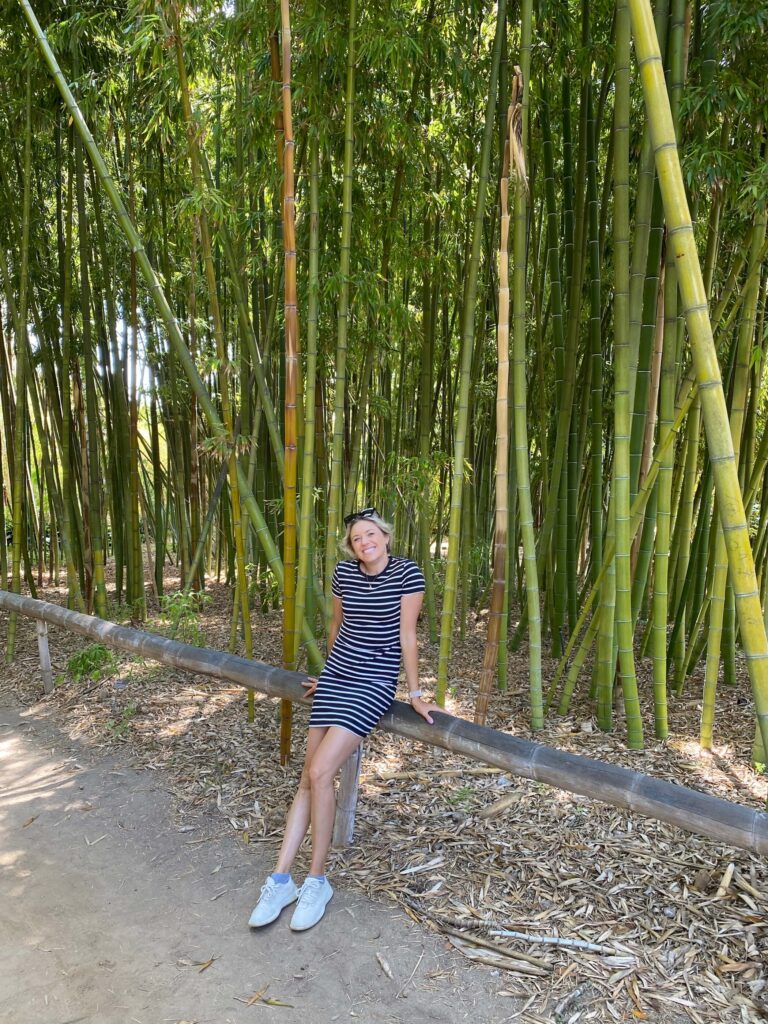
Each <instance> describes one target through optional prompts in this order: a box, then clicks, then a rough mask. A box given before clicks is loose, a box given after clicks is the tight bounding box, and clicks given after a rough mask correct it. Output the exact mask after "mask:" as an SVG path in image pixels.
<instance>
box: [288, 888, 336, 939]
mask: <svg viewBox="0 0 768 1024" xmlns="http://www.w3.org/2000/svg"><path fill="white" fill-rule="evenodd" d="M331 896H333V889H332V888H331V886H330V884H329V882H328V880H327V879H323V881H322V882H321V881H320V879H319V878H308V879H307V880H306V882H305V883H304V885H302V887H301V888H300V889H299V902H298V903H297V904H296V909H295V910H294V912H293V917H292V918H291V928H292V929H293V930H294V931H295V932H303V931H305V930H306V929H307V928H311V927H312V926H313V925H316V924H317V922H318V921H319V920H320V918H321V917H322V916H323V914H324V913H325V908H326V906H327V905H328V901H329V900H330V898H331Z"/></svg>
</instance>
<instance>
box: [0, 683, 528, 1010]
mask: <svg viewBox="0 0 768 1024" xmlns="http://www.w3.org/2000/svg"><path fill="white" fill-rule="evenodd" d="M217 824H218V822H217V821H216V820H215V818H214V815H213V813H212V812H211V811H210V809H209V811H208V813H205V812H202V813H199V814H198V815H196V816H195V817H194V818H191V817H190V814H189V813H185V815H184V824H183V825H180V824H179V816H178V811H177V808H176V807H175V805H174V800H173V798H172V796H171V795H170V793H169V792H168V786H167V781H166V779H165V778H164V775H163V773H162V772H148V771H141V770H137V768H136V766H135V765H134V764H132V763H131V759H130V757H127V756H119V757H115V756H104V755H103V754H102V753H101V752H99V751H94V750H92V749H89V748H88V747H87V746H86V745H84V744H82V743H78V742H73V741H71V740H69V739H68V738H67V737H65V736H64V735H63V734H62V733H61V732H60V731H59V730H58V729H57V728H56V727H55V725H54V724H53V723H52V722H51V721H50V720H48V718H47V716H46V715H45V714H44V713H43V714H41V713H39V712H36V711H28V710H24V711H21V712H20V711H19V710H18V709H17V708H14V707H9V706H8V705H7V703H4V704H2V705H0V1021H2V1024H76V1022H90V1024H131V1022H135V1024H161V1022H162V1024H165V1022H168V1021H170V1022H173V1024H182V1022H187V1024H191V1022H195V1024H251V1022H253V1021H263V1020H265V1019H269V1020H275V1021H280V1022H284V1024H299V1022H301V1024H308V1022H312V1024H329V1022H332V1021H346V1020H355V1019H357V1020H361V1021H365V1022H371V1024H373V1022H382V1024H383V1022H387V1024H406V1022H408V1024H410V1022H421V1021H423V1022H429V1021H450V1022H453V1021H455V1022H459V1021H465V1020H472V1021H475V1022H478V1021H489V1022H490V1021H493V1022H497V1021H498V1022H501V1021H504V1020H507V1019H509V1018H510V1017H511V1015H512V1014H514V1012H515V1009H516V1006H517V1001H516V1000H511V999H510V998H507V997H504V996H500V995H498V994H497V993H498V991H499V990H501V989H503V984H502V981H501V979H500V978H499V977H498V976H496V977H494V976H492V975H491V973H490V971H489V970H487V969H482V968H471V967H467V966H465V965H464V963H463V962H462V961H461V960H460V958H459V957H458V956H457V955H456V954H455V953H450V952H447V951H446V949H445V948H444V944H443V943H442V941H441V940H440V938H439V936H435V935H430V934H428V933H426V932H425V931H423V930H422V929H421V928H419V927H418V926H417V925H415V924H414V923H413V922H412V921H410V920H409V919H408V918H407V917H406V915H405V914H404V913H403V912H402V911H400V910H398V909H392V908H391V907H385V906H383V905H382V904H377V903H375V902H373V901H371V900H369V899H366V898H365V897H363V896H360V895H357V894H353V893H349V892H346V891H344V889H343V888H340V889H337V891H336V893H335V895H334V898H333V900H332V901H331V904H330V905H329V908H328V911H327V913H326V917H325V918H324V920H323V921H322V922H321V924H320V925H319V926H318V927H316V928H314V929H313V930H311V931H309V932H306V933H303V934H301V935H297V934H294V933H292V932H291V931H290V930H289V928H288V920H289V915H290V911H289V910H287V911H285V912H284V913H283V915H282V916H281V918H279V919H278V921H276V922H275V923H274V924H272V925H269V926H268V927H266V928H263V929H260V930H253V931H250V930H249V929H248V927H247V923H246V922H247V919H248V914H249V913H250V910H251V906H252V904H253V903H254V902H255V899H256V898H257V897H258V885H259V882H260V881H261V879H262V877H263V876H264V875H265V873H266V872H267V871H269V870H270V868H271V858H272V854H273V846H272V844H264V845H261V846H259V845H258V844H256V845H251V846H250V847H249V848H248V849H244V848H243V847H242V845H238V844H236V843H233V842H232V840H231V839H230V838H229V837H225V838H222V837H221V835H220V833H219V834H216V828H215V826H216V825H217ZM209 837H210V838H209ZM382 961H383V962H382ZM385 964H386V968H385V966H384V965H385ZM387 969H388V970H389V971H390V972H391V974H392V977H391V978H390V977H388V976H387V974H386V973H385V970H387ZM258 993H261V995H262V997H263V999H259V998H256V999H255V1000H253V997H254V996H256V995H257V994H258ZM269 999H272V1000H275V1002H274V1003H273V1004H269V1003H266V1002H264V1001H263V1000H269ZM250 1000H253V1003H252V1004H251V1005H248V1004H249V1001H250Z"/></svg>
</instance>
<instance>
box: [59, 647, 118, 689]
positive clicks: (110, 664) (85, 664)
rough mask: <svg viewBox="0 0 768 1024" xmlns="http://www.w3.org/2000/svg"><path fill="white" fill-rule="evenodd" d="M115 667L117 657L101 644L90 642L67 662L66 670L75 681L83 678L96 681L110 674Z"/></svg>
mask: <svg viewBox="0 0 768 1024" xmlns="http://www.w3.org/2000/svg"><path fill="white" fill-rule="evenodd" d="M115 668H117V658H116V657H115V656H114V654H113V653H112V651H110V650H109V648H108V647H105V646H104V645H103V644H90V646H88V647H84V648H83V649H82V650H81V651H78V652H77V654H73V655H72V657H71V658H70V659H69V661H68V662H67V671H68V672H69V674H70V676H71V677H72V679H74V681H75V682H76V683H82V682H84V681H85V680H91V681H92V682H97V681H98V680H99V679H105V678H106V677H107V676H109V675H111V674H112V672H113V671H114V670H115Z"/></svg>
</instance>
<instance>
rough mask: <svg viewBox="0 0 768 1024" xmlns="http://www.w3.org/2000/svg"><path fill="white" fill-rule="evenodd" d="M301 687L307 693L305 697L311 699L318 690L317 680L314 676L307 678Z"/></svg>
mask: <svg viewBox="0 0 768 1024" xmlns="http://www.w3.org/2000/svg"><path fill="white" fill-rule="evenodd" d="M301 685H302V686H303V687H304V689H305V690H306V691H307V692H306V693H305V694H304V696H305V697H311V696H312V695H313V694H314V692H315V690H316V689H317V679H316V678H315V677H314V676H307V678H306V679H305V680H304V682H303V683H302V684H301Z"/></svg>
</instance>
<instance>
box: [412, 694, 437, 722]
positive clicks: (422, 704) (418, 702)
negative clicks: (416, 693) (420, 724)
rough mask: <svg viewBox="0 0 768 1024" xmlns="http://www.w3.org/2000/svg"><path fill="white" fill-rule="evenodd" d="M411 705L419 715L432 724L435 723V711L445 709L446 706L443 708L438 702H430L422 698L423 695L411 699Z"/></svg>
mask: <svg viewBox="0 0 768 1024" xmlns="http://www.w3.org/2000/svg"><path fill="white" fill-rule="evenodd" d="M411 707H412V708H413V710H414V711H415V712H416V714H417V715H421V717H422V718H423V719H424V720H425V721H426V722H428V723H429V724H430V725H434V719H433V718H432V712H433V711H443V712H444V711H445V708H441V707H440V706H439V705H437V704H430V703H429V702H428V701H426V700H422V699H421V697H415V698H414V699H413V700H412V701H411Z"/></svg>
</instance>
